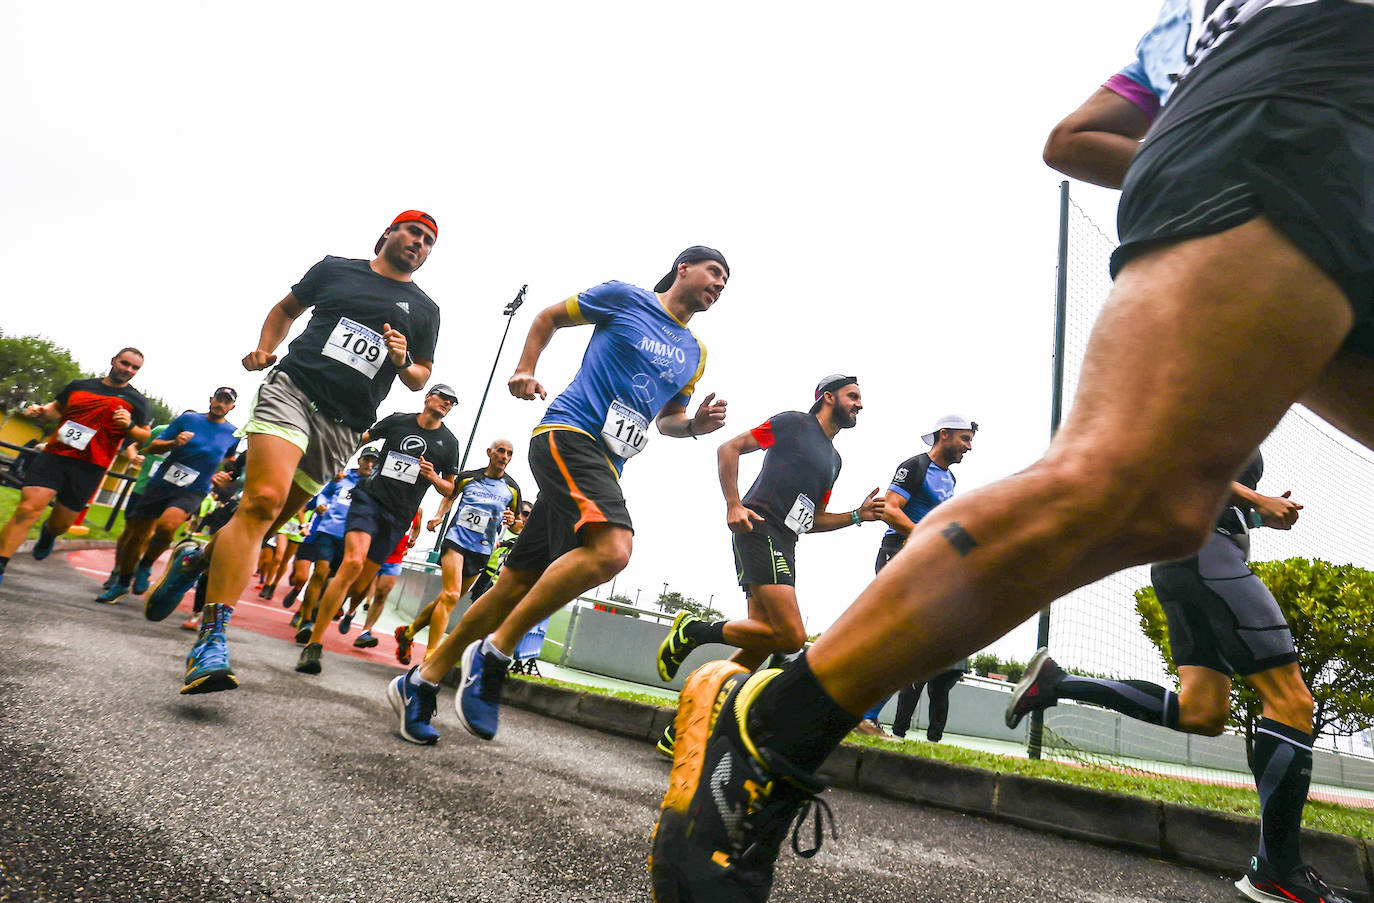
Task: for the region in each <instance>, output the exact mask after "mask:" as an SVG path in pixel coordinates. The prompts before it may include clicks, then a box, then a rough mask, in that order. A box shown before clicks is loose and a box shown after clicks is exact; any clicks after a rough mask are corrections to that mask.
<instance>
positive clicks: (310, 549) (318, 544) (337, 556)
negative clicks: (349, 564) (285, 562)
mask: <svg viewBox="0 0 1374 903" xmlns="http://www.w3.org/2000/svg"><path fill="white" fill-rule="evenodd" d="M398 541H399V540H398ZM343 553H344V541H343V537H341V536H334V535H332V534H329V533H316V534H315V535H314V537H312V538H311V539H309V540H307V541H305V542H303V543H301V544H300V547H299V548H297V549H296V560H297V561H323V562H324V563H325V564H327V565H329V570H330V572H331V573H332V572H334V571H337V570H338V569H339V565H340V564H342V563H343Z"/></svg>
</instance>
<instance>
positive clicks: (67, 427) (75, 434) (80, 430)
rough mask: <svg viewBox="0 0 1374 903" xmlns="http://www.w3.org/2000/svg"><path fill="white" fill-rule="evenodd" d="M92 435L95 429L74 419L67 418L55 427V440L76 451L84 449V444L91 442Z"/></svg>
mask: <svg viewBox="0 0 1374 903" xmlns="http://www.w3.org/2000/svg"><path fill="white" fill-rule="evenodd" d="M94 435H95V430H93V429H91V428H90V427H89V426H85V425H83V424H80V423H77V422H76V421H75V420H68V421H67V422H66V423H64V424H62V425H61V426H60V427H58V428H57V441H58V442H61V443H62V444H63V445H65V446H67V447H68V448H74V449H76V450H77V451H85V450H86V446H88V445H90V444H91V437H92V436H94Z"/></svg>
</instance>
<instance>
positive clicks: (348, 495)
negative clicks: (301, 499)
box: [312, 467, 361, 539]
mask: <svg viewBox="0 0 1374 903" xmlns="http://www.w3.org/2000/svg"><path fill="white" fill-rule="evenodd" d="M360 479H361V477H360V476H359V474H358V468H356V467H354V468H350V469H349V471H348V473H346V474H344V476H343V479H342V480H339V481H337V482H332V483H330V484H329V485H328V486H325V487H324V490H323V491H322V492H320V497H323V496H326V495H328V496H329V497H328V498H327V499H325V501H327V502H328V504H329V507H328V508H326V509H325V511H324V514H321V515H320V516H319V517H318V518H317V519H316V520H315V529H314V530H313V531H312V532H314V533H328V534H329V535H330V536H334V537H337V538H339V539H342V538H343V535H344V525H345V524H346V523H347V522H348V507H349V506H350V505H352V504H353V490H354V489H356V488H357V486H358V480H360ZM330 486H333V487H334V492H333V493H332V494H331V493H330V492H329V487H330Z"/></svg>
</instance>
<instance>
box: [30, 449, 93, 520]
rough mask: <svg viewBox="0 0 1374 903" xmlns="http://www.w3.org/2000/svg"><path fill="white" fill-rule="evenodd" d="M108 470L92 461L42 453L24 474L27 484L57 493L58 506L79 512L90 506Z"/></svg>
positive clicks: (31, 462)
mask: <svg viewBox="0 0 1374 903" xmlns="http://www.w3.org/2000/svg"><path fill="white" fill-rule="evenodd" d="M104 478H105V468H103V467H101V466H100V465H98V464H92V463H91V462H90V461H78V460H77V459H75V458H68V457H65V456H63V455H54V454H51V453H49V452H39V453H38V454H36V455H34V456H33V460H32V461H30V462H29V466H28V468H27V469H26V470H25V471H24V485H25V486H26V487H28V486H39V487H41V488H43V489H55V490H57V504H59V505H61V506H62V507H63V508H68V509H70V510H72V511H80V510H82V509H83V508H85V507H86V506H87V505H89V504H90V503H91V499H92V498H94V497H95V493H96V490H97V489H99V488H100V481H101V480H103V479H104Z"/></svg>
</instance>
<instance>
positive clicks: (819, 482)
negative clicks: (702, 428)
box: [743, 411, 840, 534]
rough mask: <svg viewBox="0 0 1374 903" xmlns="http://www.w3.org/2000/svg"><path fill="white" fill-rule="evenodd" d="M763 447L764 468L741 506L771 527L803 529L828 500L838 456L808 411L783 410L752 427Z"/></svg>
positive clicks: (806, 529)
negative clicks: (755, 513)
mask: <svg viewBox="0 0 1374 903" xmlns="http://www.w3.org/2000/svg"><path fill="white" fill-rule="evenodd" d="M750 432H751V433H753V434H754V438H755V439H757V440H758V443H759V445H761V446H762V447H763V448H764V449H765V452H764V456H763V469H762V470H760V471H759V475H758V478H757V479H755V480H754V485H752V486H750V487H749V491H748V492H747V493H746V494H745V496H744V499H743V501H744V505H745V507H746V508H749V509H751V510H753V511H757V512H758V513H759V514H761V515H763V518H764V520H765V521H766V522H768V523H769V524H771V525H772V526H774V527H777V528H779V529H782V530H787V531H790V532H793V533H798V534H800V533H805V532H807V531H809V530H810V529H811V527H812V526H813V524H814V521H815V512H816V510H817V509H823V508H824V507H825V506H826V503H828V502H829V501H830V489H831V487H833V486H834V485H835V480H836V479H837V478H839V476H840V454H839V452H837V451H835V446H834V445H833V444H832V443H831V442H830V437H829V436H827V435H826V434H825V431H824V430H822V429H821V424H820V421H818V420H817V419H816V418H815V416H814V415H812V414H803V413H801V412H800V411H785V412H783V413H781V414H775V415H774V416H772V417H769V418H768V419H767V420H766V421H764V422H763V423H762V424H760V425H758V426H756V427H754V428H753V429H752V430H750Z"/></svg>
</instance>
